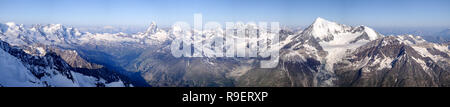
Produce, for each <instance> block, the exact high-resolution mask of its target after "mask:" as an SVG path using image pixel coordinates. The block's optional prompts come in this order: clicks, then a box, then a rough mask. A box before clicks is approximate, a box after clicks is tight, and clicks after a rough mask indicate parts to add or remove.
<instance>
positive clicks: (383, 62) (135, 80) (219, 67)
mask: <svg viewBox="0 0 450 107" xmlns="http://www.w3.org/2000/svg"><path fill="white" fill-rule="evenodd" d="M242 27H256V26H254V25H251V24H248V25H242ZM176 28H177V27H176V26H175V27H173V29H168V30H163V29H160V28H158V26H157V25H156V23H154V22H152V23H151V24H150V26H149V28H148V29H147V30H146V31H144V32H139V33H134V34H128V33H121V32H120V33H90V32H80V31H79V30H77V29H76V28H70V27H65V26H63V25H61V24H49V25H33V26H31V27H28V28H27V27H24V26H23V25H20V24H15V23H11V22H9V23H5V24H0V39H1V41H2V42H1V48H2V50H0V55H1V57H2V58H1V59H5V60H2V62H1V64H0V73H1V74H0V76H2V78H0V86H55V87H59V86H69V87H71V86H72V87H77V86H81V87H88V86H94V87H95V86H98V87H103V86H112V87H123V86H135V87H147V86H154V87H253V86H256V87H261V86H264V87H265V86H267V87H340V86H342V87H351V86H355V87H440V86H443V87H446V86H449V85H450V73H449V72H450V68H449V67H450V63H449V62H450V51H449V43H433V42H428V41H426V40H424V39H423V38H422V37H421V36H414V35H398V36H385V35H382V34H380V33H378V32H376V31H375V30H374V29H372V28H370V27H367V26H347V25H344V24H339V23H336V22H332V21H328V20H326V19H323V18H320V17H319V18H317V19H316V20H315V21H314V22H313V23H312V24H311V25H310V26H308V27H307V28H305V29H304V30H300V31H292V30H289V29H281V31H280V32H279V35H280V43H279V45H280V46H281V47H280V48H279V49H280V60H279V62H278V66H277V67H275V68H260V67H259V64H260V63H261V62H260V58H227V57H225V58H214V57H201V58H187V57H181V58H176V57H174V56H172V54H171V52H170V51H171V50H170V43H171V42H172V40H174V39H175V38H176V37H175V33H187V34H192V33H195V32H198V31H193V32H180V31H179V30H178V29H176ZM214 33H222V34H224V33H225V32H224V31H223V30H222V29H221V28H218V29H213V30H204V31H202V34H204V35H203V36H204V38H203V39H201V41H202V42H204V43H206V44H205V45H209V44H211V40H212V39H211V38H208V37H211V35H212V34H214ZM259 36H261V35H259ZM208 43H209V44H208ZM203 47H207V46H203ZM194 48H199V47H194ZM209 48H211V47H209ZM205 53H206V52H205Z"/></svg>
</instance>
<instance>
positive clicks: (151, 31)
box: [145, 21, 158, 34]
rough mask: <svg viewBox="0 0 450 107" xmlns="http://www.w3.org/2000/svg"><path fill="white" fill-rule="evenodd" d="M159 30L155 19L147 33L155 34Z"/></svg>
mask: <svg viewBox="0 0 450 107" xmlns="http://www.w3.org/2000/svg"><path fill="white" fill-rule="evenodd" d="M157 30H158V25H156V23H155V22H154V21H152V22H151V23H150V26H149V27H148V28H147V31H146V32H145V33H147V34H154V33H156V31H157Z"/></svg>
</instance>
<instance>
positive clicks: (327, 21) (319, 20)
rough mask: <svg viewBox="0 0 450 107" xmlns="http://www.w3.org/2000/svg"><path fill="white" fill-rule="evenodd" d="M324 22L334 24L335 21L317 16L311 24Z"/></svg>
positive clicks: (322, 23)
mask: <svg viewBox="0 0 450 107" xmlns="http://www.w3.org/2000/svg"><path fill="white" fill-rule="evenodd" d="M324 24H336V22H332V21H329V20H326V19H324V18H322V17H317V18H316V20H315V21H314V23H313V25H324Z"/></svg>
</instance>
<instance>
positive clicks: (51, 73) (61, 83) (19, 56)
mask: <svg viewBox="0 0 450 107" xmlns="http://www.w3.org/2000/svg"><path fill="white" fill-rule="evenodd" d="M37 50H38V51H39V54H38V55H37V56H34V55H31V54H28V53H26V52H24V51H23V50H22V49H19V48H18V47H11V46H10V45H9V44H8V43H6V42H3V41H0V59H2V60H1V61H0V84H2V86H6V87H40V86H45V87H103V86H113V87H124V86H130V85H129V84H126V83H125V82H124V81H122V80H121V79H120V78H119V77H117V75H109V77H113V79H111V78H108V79H106V78H102V77H104V76H101V75H98V73H97V74H96V73H94V72H100V71H99V70H95V69H92V70H90V69H79V68H73V67H71V66H70V65H69V64H67V63H66V61H65V60H63V59H62V58H61V57H59V56H58V55H57V54H55V53H53V52H42V51H46V50H43V48H42V47H39V48H38V49H37ZM105 72H106V71H105ZM100 74H101V73H100Z"/></svg>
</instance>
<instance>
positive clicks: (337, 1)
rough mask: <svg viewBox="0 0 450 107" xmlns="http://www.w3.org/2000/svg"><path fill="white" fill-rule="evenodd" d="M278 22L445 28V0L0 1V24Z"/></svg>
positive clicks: (448, 3) (448, 6) (448, 7)
mask: <svg viewBox="0 0 450 107" xmlns="http://www.w3.org/2000/svg"><path fill="white" fill-rule="evenodd" d="M194 13H202V14H203V20H204V21H205V22H206V21H218V22H226V21H233V22H234V21H243V22H248V21H255V22H258V21H278V22H280V23H281V24H284V25H301V26H305V25H309V24H311V23H312V21H313V20H314V19H315V18H316V17H323V18H325V19H329V20H332V21H337V22H339V23H343V24H349V25H367V26H374V27H392V26H395V27H411V26H413V27H427V26H441V27H450V0H0V22H11V21H12V22H16V23H22V24H49V23H61V24H67V25H83V26H89V25H139V26H145V25H148V24H149V23H150V22H151V21H155V22H157V23H158V24H160V25H171V24H173V23H174V22H176V21H187V22H189V23H192V21H193V14H194Z"/></svg>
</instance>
